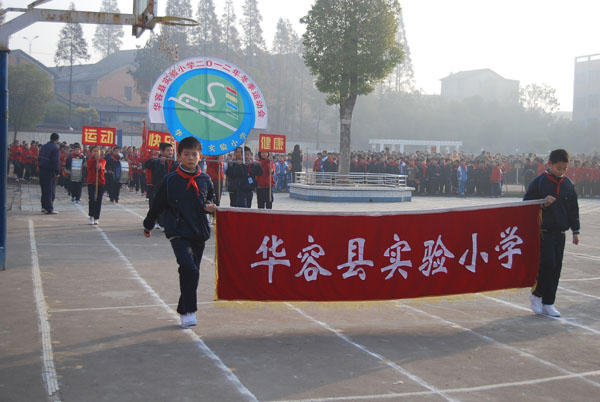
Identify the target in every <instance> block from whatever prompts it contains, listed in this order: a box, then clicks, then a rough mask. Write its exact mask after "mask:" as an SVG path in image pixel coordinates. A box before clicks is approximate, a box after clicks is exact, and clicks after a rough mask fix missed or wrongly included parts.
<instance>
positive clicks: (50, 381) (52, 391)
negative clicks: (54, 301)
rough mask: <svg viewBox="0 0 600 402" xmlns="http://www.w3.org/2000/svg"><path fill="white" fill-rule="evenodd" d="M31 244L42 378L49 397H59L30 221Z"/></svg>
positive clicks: (48, 321) (40, 277)
mask: <svg viewBox="0 0 600 402" xmlns="http://www.w3.org/2000/svg"><path fill="white" fill-rule="evenodd" d="M29 242H30V244H31V276H32V280H33V296H34V299H35V305H36V307H37V313H38V318H39V321H38V324H39V327H40V333H41V336H42V363H43V365H44V368H43V370H42V377H43V379H44V383H45V384H46V390H47V391H48V396H51V397H57V394H58V391H59V387H58V378H57V376H56V368H55V366H54V352H53V351H52V333H51V330H50V320H49V319H48V305H47V304H46V299H45V296H44V288H43V286H42V275H41V272H40V262H39V258H38V252H37V246H36V243H35V231H34V227H33V221H32V220H31V219H30V220H29Z"/></svg>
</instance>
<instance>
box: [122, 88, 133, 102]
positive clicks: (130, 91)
mask: <svg viewBox="0 0 600 402" xmlns="http://www.w3.org/2000/svg"><path fill="white" fill-rule="evenodd" d="M124 96H125V100H128V101H131V100H132V99H133V88H132V87H125V94H124Z"/></svg>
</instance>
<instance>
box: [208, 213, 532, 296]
mask: <svg viewBox="0 0 600 402" xmlns="http://www.w3.org/2000/svg"><path fill="white" fill-rule="evenodd" d="M539 210H540V207H539V205H538V203H535V204H533V203H532V202H521V203H512V204H501V205H500V204H497V205H493V206H487V207H480V208H479V209H472V208H470V209H466V208H463V209H460V208H458V209H453V210H446V211H435V212H434V211H432V212H423V211H420V212H419V211H412V212H406V213H386V212H381V213H372V214H356V213H339V214H330V213H308V212H307V213H298V212H291V211H271V210H239V209H229V208H223V209H221V208H220V209H219V210H218V212H217V245H218V249H217V275H218V279H217V299H220V300H260V301H282V300H288V301H347V300H352V301H360V300H386V299H403V298H416V297H425V296H442V295H452V294H462V293H475V292H483V291H490V290H499V289H508V288H522V287H528V286H531V285H533V283H534V281H535V279H536V275H537V268H538V261H539V254H540V238H539V233H540V227H539V222H538V214H539Z"/></svg>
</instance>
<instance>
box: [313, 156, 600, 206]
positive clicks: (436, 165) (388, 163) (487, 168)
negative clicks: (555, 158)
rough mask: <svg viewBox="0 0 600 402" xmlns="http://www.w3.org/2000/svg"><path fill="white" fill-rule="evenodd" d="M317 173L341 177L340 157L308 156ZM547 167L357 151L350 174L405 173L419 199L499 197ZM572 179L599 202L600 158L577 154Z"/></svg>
mask: <svg viewBox="0 0 600 402" xmlns="http://www.w3.org/2000/svg"><path fill="white" fill-rule="evenodd" d="M309 158H310V164H311V165H312V170H313V171H317V172H324V173H326V172H337V171H338V158H339V155H338V154H336V153H331V152H327V151H323V152H319V153H317V154H316V155H311V156H309ZM546 168H547V161H546V160H545V159H544V158H542V157H539V156H536V155H534V154H523V155H502V154H491V153H489V152H485V151H483V152H482V153H481V154H479V155H471V154H466V153H462V152H453V153H450V154H439V153H431V152H414V153H400V152H393V151H392V152H390V151H389V150H386V151H383V152H373V151H356V152H353V153H352V155H351V163H350V172H354V173H373V174H383V173H387V174H402V175H406V176H407V179H406V181H407V185H408V186H409V187H414V188H415V193H414V194H416V195H460V196H467V195H477V196H495V197H499V196H500V195H501V193H502V188H503V185H506V184H523V185H524V188H527V186H528V185H529V183H530V182H531V181H532V180H533V179H534V178H535V177H537V176H539V175H540V174H542V173H543V172H544V171H545V170H546ZM567 176H568V177H569V179H571V181H572V182H573V183H575V189H576V191H577V193H578V194H579V195H580V197H600V155H598V153H595V154H593V155H575V156H574V157H573V158H572V159H571V161H570V167H569V169H568V172H567Z"/></svg>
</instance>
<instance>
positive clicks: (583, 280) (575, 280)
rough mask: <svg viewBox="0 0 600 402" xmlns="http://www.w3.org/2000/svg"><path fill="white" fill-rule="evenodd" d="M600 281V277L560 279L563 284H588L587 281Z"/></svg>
mask: <svg viewBox="0 0 600 402" xmlns="http://www.w3.org/2000/svg"><path fill="white" fill-rule="evenodd" d="M599 279H600V276H597V277H595V278H573V279H562V278H560V281H561V282H587V281H597V280H599Z"/></svg>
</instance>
